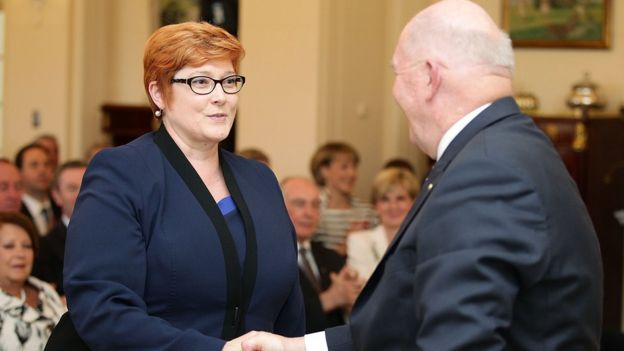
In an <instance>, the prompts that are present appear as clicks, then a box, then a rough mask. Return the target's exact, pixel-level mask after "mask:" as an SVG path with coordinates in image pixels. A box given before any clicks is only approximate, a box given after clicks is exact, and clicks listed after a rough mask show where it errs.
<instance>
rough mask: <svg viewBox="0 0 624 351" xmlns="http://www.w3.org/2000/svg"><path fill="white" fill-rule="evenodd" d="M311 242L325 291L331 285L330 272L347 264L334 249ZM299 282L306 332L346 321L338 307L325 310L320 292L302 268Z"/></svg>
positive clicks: (334, 271) (322, 287) (336, 270)
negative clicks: (329, 310)
mask: <svg viewBox="0 0 624 351" xmlns="http://www.w3.org/2000/svg"><path fill="white" fill-rule="evenodd" d="M310 244H311V250H312V256H314V261H315V262H316V265H317V266H318V269H319V274H320V278H321V289H322V290H323V291H325V290H327V289H328V288H329V286H330V285H331V278H330V277H329V274H330V273H337V272H339V271H340V270H341V269H342V267H343V266H344V265H345V259H344V257H342V256H340V255H339V254H337V253H336V252H335V251H334V250H330V249H328V248H325V247H324V246H323V244H321V243H316V242H311V243H310ZM299 282H300V284H301V291H302V292H303V303H304V305H305V312H306V333H314V332H317V331H321V330H325V329H326V328H330V327H335V326H338V325H342V324H344V323H345V320H344V317H343V311H342V310H340V309H337V310H334V311H331V312H329V313H325V311H323V305H322V304H321V300H320V299H319V294H318V293H317V292H316V290H315V289H314V286H313V285H312V283H310V280H309V279H308V278H307V277H306V275H305V274H304V273H303V271H302V270H301V268H300V269H299Z"/></svg>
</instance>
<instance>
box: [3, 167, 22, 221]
mask: <svg viewBox="0 0 624 351" xmlns="http://www.w3.org/2000/svg"><path fill="white" fill-rule="evenodd" d="M21 206H22V177H21V176H20V173H19V170H18V169H17V167H15V165H14V164H13V163H11V161H9V160H7V159H5V158H2V159H0V212H19V210H20V208H21Z"/></svg>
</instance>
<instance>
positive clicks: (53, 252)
mask: <svg viewBox="0 0 624 351" xmlns="http://www.w3.org/2000/svg"><path fill="white" fill-rule="evenodd" d="M86 170H87V165H86V164H85V163H84V162H82V161H68V162H65V163H63V164H62V165H61V166H60V167H59V168H58V169H57V170H56V172H55V174H54V180H53V181H52V198H53V199H54V201H55V202H56V204H57V205H58V206H59V207H60V208H61V211H62V214H61V220H60V221H58V222H57V223H56V225H55V226H54V227H53V228H52V230H50V232H49V233H48V235H46V236H45V237H43V238H42V239H41V248H40V250H39V257H38V258H37V264H36V269H35V271H33V275H34V276H36V277H38V278H40V279H42V280H45V281H47V282H49V283H52V284H53V285H54V286H55V287H56V291H57V292H58V293H59V295H61V296H62V295H64V290H63V262H64V258H65V239H66V238H67V226H68V225H69V219H70V218H71V215H72V213H73V212H74V204H75V203H76V198H77V197H78V192H79V191H80V185H81V184H82V177H83V176H84V173H85V171H86Z"/></svg>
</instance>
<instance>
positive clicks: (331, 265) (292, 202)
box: [282, 177, 363, 333]
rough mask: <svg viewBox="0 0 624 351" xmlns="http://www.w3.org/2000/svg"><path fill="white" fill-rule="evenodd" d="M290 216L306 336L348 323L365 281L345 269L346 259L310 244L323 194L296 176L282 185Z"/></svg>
mask: <svg viewBox="0 0 624 351" xmlns="http://www.w3.org/2000/svg"><path fill="white" fill-rule="evenodd" d="M282 191H283V193H284V201H285V203H286V209H287V210H288V215H289V217H290V220H291V221H292V223H293V225H294V227H295V232H296V234H297V249H298V252H299V257H298V263H299V277H300V279H299V282H300V284H301V290H302V292H303V300H304V305H305V311H306V333H312V332H318V331H321V330H325V329H326V328H329V327H334V326H337V325H342V324H344V323H345V319H344V315H345V313H346V312H348V311H349V310H350V309H351V306H352V305H353V302H354V301H355V298H356V297H357V295H358V294H359V292H360V289H361V287H362V285H363V282H362V281H361V280H359V279H358V278H357V275H356V274H355V273H354V272H353V271H351V270H350V269H349V268H347V267H346V266H345V259H344V257H342V256H340V255H338V254H337V253H336V252H335V251H333V250H329V249H327V248H325V247H324V246H323V245H322V244H320V243H315V242H310V239H311V238H312V237H313V236H314V233H315V232H316V228H317V226H318V223H319V219H320V215H321V214H320V205H321V199H320V192H319V189H318V187H317V186H316V184H314V182H312V181H311V180H309V179H305V178H300V177H293V178H288V179H286V180H284V181H283V182H282Z"/></svg>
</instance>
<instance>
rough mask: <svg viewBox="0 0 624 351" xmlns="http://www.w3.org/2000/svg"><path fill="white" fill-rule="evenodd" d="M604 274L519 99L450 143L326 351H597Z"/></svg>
mask: <svg viewBox="0 0 624 351" xmlns="http://www.w3.org/2000/svg"><path fill="white" fill-rule="evenodd" d="M601 323H602V267H601V259H600V251H599V247H598V241H597V237H596V234H595V232H594V229H593V226H592V223H591V221H590V218H589V216H588V214H587V211H586V209H585V206H584V204H583V202H582V200H581V198H580V196H579V193H578V190H577V188H576V185H575V184H574V182H573V180H572V179H571V178H570V176H569V174H568V172H567V171H566V169H565V167H564V165H563V163H562V162H561V159H560V157H559V156H558V154H557V152H556V151H555V150H554V148H553V147H552V145H551V143H550V141H549V140H548V138H547V137H546V136H545V135H544V134H543V133H542V132H541V131H540V130H539V129H538V128H537V127H536V126H535V124H534V123H533V121H532V120H531V119H530V118H529V117H527V116H525V115H523V114H521V113H520V111H519V110H518V107H517V105H516V104H515V102H514V100H513V99H512V98H510V97H508V98H503V99H500V100H498V101H496V102H494V103H493V104H492V105H490V106H489V107H488V108H487V109H485V110H484V111H483V112H482V113H480V114H479V115H478V116H477V117H476V118H475V119H474V120H473V121H472V122H470V123H469V124H468V125H467V126H466V128H465V129H464V130H462V131H461V133H460V134H459V135H458V136H457V137H456V138H455V139H454V140H453V141H452V143H451V144H450V145H449V147H448V149H447V150H446V152H445V153H444V154H443V156H442V158H441V159H440V160H439V161H438V162H437V163H436V165H435V166H434V168H433V170H432V172H431V173H430V175H429V178H428V179H427V180H426V182H425V184H424V186H423V190H422V192H421V194H420V195H419V197H418V198H417V199H416V201H415V203H414V207H413V208H412V209H411V211H410V213H409V214H408V215H407V217H406V220H405V222H404V223H403V225H402V227H401V228H400V229H399V231H398V233H397V236H396V238H395V239H394V241H393V242H392V243H391V245H390V247H389V249H388V251H387V253H386V255H385V256H384V258H383V259H382V261H381V262H380V264H379V266H378V267H377V269H376V270H375V272H374V274H373V275H372V277H371V278H370V280H369V281H368V283H367V285H366V286H365V288H364V289H363V291H362V293H361V295H360V296H359V298H358V300H357V301H356V303H355V306H354V308H353V313H352V317H351V324H350V325H348V326H343V327H336V328H332V329H328V330H327V331H326V339H327V342H328V346H329V350H330V351H336V350H341V351H343V350H401V351H407V350H420V351H429V350H431V351H438V350H445V351H449V350H480V351H488V350H527V351H528V350H531V351H537V350H541V351H546V350H548V351H553V350H583V351H587V350H598V349H599V338H600V329H601Z"/></svg>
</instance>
